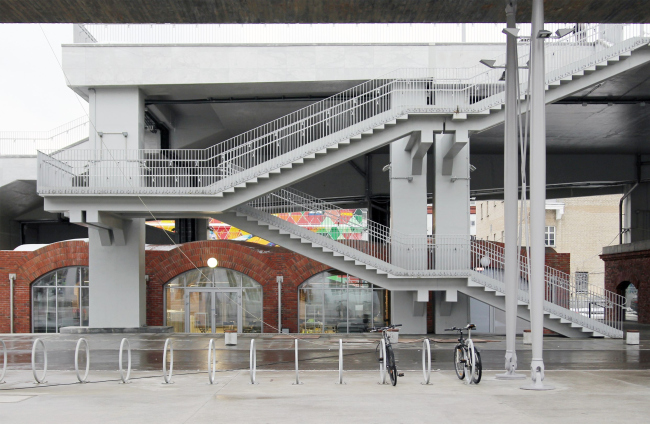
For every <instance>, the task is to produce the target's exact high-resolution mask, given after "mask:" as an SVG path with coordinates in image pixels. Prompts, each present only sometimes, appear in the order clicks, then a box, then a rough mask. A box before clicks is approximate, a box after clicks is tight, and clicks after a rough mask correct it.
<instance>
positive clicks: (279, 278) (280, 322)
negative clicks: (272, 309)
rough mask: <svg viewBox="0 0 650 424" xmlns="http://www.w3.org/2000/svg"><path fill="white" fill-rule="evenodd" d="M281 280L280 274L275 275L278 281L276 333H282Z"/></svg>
mask: <svg viewBox="0 0 650 424" xmlns="http://www.w3.org/2000/svg"><path fill="white" fill-rule="evenodd" d="M282 280H283V278H282V276H281V275H278V276H277V277H276V281H277V282H278V333H282Z"/></svg>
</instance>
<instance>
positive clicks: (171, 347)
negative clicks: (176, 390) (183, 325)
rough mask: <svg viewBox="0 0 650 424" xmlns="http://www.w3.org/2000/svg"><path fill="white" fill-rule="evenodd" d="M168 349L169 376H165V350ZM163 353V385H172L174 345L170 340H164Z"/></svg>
mask: <svg viewBox="0 0 650 424" xmlns="http://www.w3.org/2000/svg"><path fill="white" fill-rule="evenodd" d="M168 348H169V374H167V349H168ZM164 349H165V351H164V353H163V380H165V384H171V383H172V373H173V372H174V343H173V342H172V339H169V338H168V339H167V340H165V348H164Z"/></svg>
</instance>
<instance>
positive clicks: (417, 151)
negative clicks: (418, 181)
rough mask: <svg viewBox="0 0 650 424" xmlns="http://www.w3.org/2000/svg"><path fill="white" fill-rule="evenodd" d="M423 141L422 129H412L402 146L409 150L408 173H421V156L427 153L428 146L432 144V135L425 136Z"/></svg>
mask: <svg viewBox="0 0 650 424" xmlns="http://www.w3.org/2000/svg"><path fill="white" fill-rule="evenodd" d="M425 138H426V140H424V141H423V138H422V131H413V132H412V133H411V134H410V135H409V139H408V141H407V142H406V146H404V150H405V151H407V152H411V172H410V175H422V164H423V160H422V158H423V157H424V155H426V154H427V151H429V148H431V146H432V145H433V137H425Z"/></svg>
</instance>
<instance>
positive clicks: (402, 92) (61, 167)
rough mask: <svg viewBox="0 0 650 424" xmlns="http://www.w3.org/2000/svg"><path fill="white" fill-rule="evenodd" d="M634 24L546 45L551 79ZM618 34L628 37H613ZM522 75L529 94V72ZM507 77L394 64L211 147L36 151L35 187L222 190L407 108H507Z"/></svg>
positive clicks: (574, 68)
mask: <svg viewBox="0 0 650 424" xmlns="http://www.w3.org/2000/svg"><path fill="white" fill-rule="evenodd" d="M634 28H637V27H634ZM634 28H632V29H630V30H628V29H626V26H625V25H591V26H588V27H586V28H584V29H583V30H581V31H580V32H579V33H576V34H572V35H571V36H568V37H565V38H564V39H562V40H555V41H554V42H551V43H549V46H548V48H547V77H546V82H547V84H550V83H552V82H554V81H558V80H561V79H564V78H567V77H568V76H570V75H573V74H575V73H579V72H581V71H583V70H585V69H590V68H593V67H594V66H595V65H596V64H599V63H603V62H606V61H607V60H608V59H614V58H618V57H619V56H620V55H621V54H623V53H625V52H629V51H631V50H633V49H634V48H637V47H639V46H641V45H643V44H647V43H648V41H649V39H647V38H643V37H641V36H640V35H639V34H641V35H644V34H645V33H644V32H643V31H642V29H640V28H637V30H634ZM635 31H636V32H635ZM626 37H628V38H626ZM618 39H622V41H620V42H614V41H616V40H618ZM612 40H614V41H612ZM526 61H527V57H526V55H525V54H524V55H521V56H520V64H521V63H525V62H526ZM521 72H522V74H523V75H522V78H521V81H522V92H525V91H526V88H527V87H526V86H525V85H526V84H527V82H526V81H527V78H526V74H527V71H526V70H522V71H521ZM501 73H502V71H501V70H499V69H486V68H485V69H484V68H483V67H480V66H474V67H471V68H457V69H401V70H397V71H394V72H392V73H390V74H388V75H385V76H384V77H381V78H378V79H375V80H371V81H367V82H365V83H363V84H360V85H358V86H355V87H353V88H350V89H348V90H345V91H343V92H341V93H339V94H336V95H334V96H332V97H330V98H327V99H325V100H322V101H319V102H316V103H314V104H312V105H310V106H307V107H305V108H303V109H300V110H298V111H296V112H293V113H291V114H289V115H286V116H283V117H281V118H278V119H276V120H274V121H271V122H269V123H267V124H265V125H262V126H260V127H257V128H255V129H252V130H250V131H247V132H245V133H243V134H241V135H238V136H236V137H233V138H230V139H228V140H225V141H223V142H220V143H218V144H216V145H214V146H212V147H209V148H207V149H199V150H190V149H187V150H186V149H183V150H157V149H144V150H135V149H134V150H98V151H96V150H82V149H75V150H69V151H62V152H57V154H56V155H54V154H53V152H52V151H49V152H45V151H44V152H43V154H42V155H39V179H38V183H39V185H38V190H39V193H40V194H61V193H66V194H89V193H101V194H110V193H120V194H177V195H179V194H184V195H192V194H215V193H219V192H222V191H224V190H227V189H230V188H232V187H235V186H237V185H241V184H245V183H246V182H247V181H250V180H251V179H254V178H256V177H259V176H261V175H264V174H266V173H268V172H270V171H272V170H275V169H279V168H281V167H283V166H287V165H289V164H291V163H293V162H295V161H297V160H300V159H301V158H304V157H306V156H309V155H313V154H315V153H316V152H322V151H324V150H326V149H327V148H328V147H331V146H334V145H337V144H338V143H340V142H343V141H346V140H349V139H350V138H352V137H355V136H358V135H359V134H362V133H364V132H368V131H372V130H373V129H375V128H377V127H381V126H382V125H384V124H386V123H388V122H391V121H395V120H396V119H397V118H399V117H401V116H404V115H408V114H409V113H439V114H453V113H469V114H471V113H481V112H484V111H488V110H490V109H494V108H501V106H502V105H503V102H504V89H505V87H504V83H503V81H500V80H499V79H500V76H501ZM232 169H237V170H241V171H240V172H236V173H233V172H231V170H232Z"/></svg>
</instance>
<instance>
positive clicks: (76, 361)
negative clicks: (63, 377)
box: [74, 337, 90, 383]
mask: <svg viewBox="0 0 650 424" xmlns="http://www.w3.org/2000/svg"><path fill="white" fill-rule="evenodd" d="M81 343H83V344H84V345H85V348H86V372H85V373H84V376H83V377H82V376H81V375H80V374H79V348H80V347H81ZM74 370H75V372H76V373H77V380H79V382H80V383H85V382H87V381H88V371H90V347H88V341H87V340H86V339H84V338H83V337H82V338H80V339H79V340H78V341H77V347H76V348H75V350H74Z"/></svg>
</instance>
